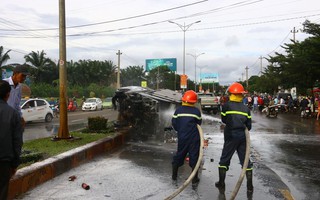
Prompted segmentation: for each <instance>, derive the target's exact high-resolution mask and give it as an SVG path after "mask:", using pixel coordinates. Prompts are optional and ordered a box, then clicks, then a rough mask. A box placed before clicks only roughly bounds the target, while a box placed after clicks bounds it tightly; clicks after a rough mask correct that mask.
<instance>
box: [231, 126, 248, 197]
mask: <svg viewBox="0 0 320 200" xmlns="http://www.w3.org/2000/svg"><path fill="white" fill-rule="evenodd" d="M245 133H246V156H245V158H244V163H243V166H242V171H241V174H240V176H239V179H238V182H237V184H236V186H235V187H234V189H233V191H232V193H231V197H230V200H233V199H235V198H236V196H237V194H238V192H239V189H240V186H241V184H242V181H243V178H244V175H245V174H246V171H247V167H248V163H249V156H250V135H249V131H248V129H247V128H246V130H245Z"/></svg>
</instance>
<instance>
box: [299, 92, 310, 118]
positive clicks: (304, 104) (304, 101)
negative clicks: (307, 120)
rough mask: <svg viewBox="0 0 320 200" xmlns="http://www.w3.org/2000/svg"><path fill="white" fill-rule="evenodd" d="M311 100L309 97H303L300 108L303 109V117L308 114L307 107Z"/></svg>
mask: <svg viewBox="0 0 320 200" xmlns="http://www.w3.org/2000/svg"><path fill="white" fill-rule="evenodd" d="M308 104H309V101H308V99H307V97H303V99H302V100H301V102H300V109H301V117H304V116H305V115H306V108H307V107H308Z"/></svg>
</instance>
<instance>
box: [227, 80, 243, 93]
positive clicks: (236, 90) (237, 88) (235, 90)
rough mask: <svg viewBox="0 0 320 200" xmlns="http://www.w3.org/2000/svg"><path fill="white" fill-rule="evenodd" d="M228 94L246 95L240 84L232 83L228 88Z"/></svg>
mask: <svg viewBox="0 0 320 200" xmlns="http://www.w3.org/2000/svg"><path fill="white" fill-rule="evenodd" d="M228 92H229V93H231V94H244V93H247V92H246V91H245V90H244V88H243V86H242V85H241V84H240V83H237V82H235V83H232V85H230V87H229V88H228Z"/></svg>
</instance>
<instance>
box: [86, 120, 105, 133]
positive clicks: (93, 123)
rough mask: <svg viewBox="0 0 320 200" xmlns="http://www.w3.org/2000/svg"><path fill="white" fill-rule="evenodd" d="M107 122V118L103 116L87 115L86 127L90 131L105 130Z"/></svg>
mask: <svg viewBox="0 0 320 200" xmlns="http://www.w3.org/2000/svg"><path fill="white" fill-rule="evenodd" d="M107 124H108V119H106V118H104V117H99V116H98V117H89V118H88V128H89V130H90V131H101V130H106V129H107Z"/></svg>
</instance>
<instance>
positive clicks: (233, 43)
mask: <svg viewBox="0 0 320 200" xmlns="http://www.w3.org/2000/svg"><path fill="white" fill-rule="evenodd" d="M238 44H239V40H238V38H237V36H235V35H233V36H231V37H228V38H227V40H226V41H225V45H226V46H227V47H231V46H237V45H238Z"/></svg>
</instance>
